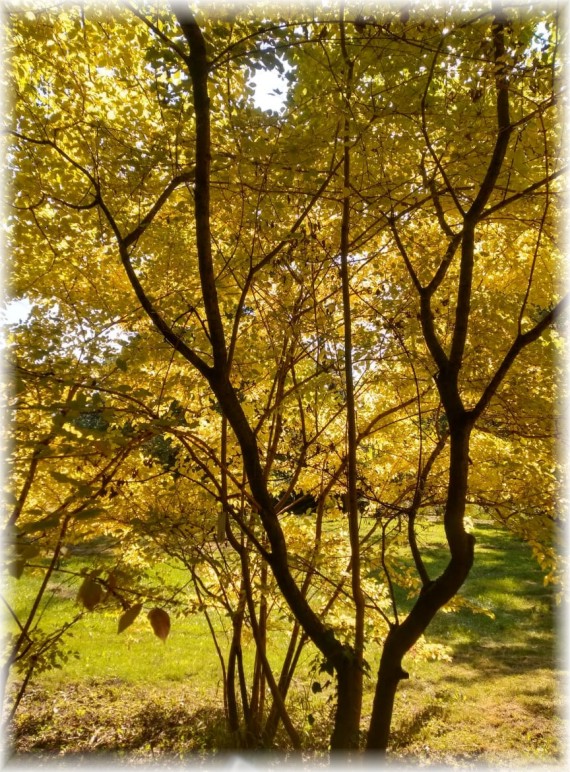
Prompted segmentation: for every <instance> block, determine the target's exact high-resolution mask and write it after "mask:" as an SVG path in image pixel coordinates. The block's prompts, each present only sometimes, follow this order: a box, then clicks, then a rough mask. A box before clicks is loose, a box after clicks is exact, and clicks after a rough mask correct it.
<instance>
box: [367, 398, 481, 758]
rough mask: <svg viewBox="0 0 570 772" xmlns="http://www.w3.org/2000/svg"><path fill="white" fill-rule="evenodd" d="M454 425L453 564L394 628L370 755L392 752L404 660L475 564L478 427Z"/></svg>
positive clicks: (449, 521)
mask: <svg viewBox="0 0 570 772" xmlns="http://www.w3.org/2000/svg"><path fill="white" fill-rule="evenodd" d="M454 424H455V426H453V427H452V428H451V432H450V440H451V441H450V459H449V483H448V489H447V498H446V507H445V514H444V526H445V533H446V537H447V541H448V545H449V550H450V553H451V559H450V561H449V563H448V564H447V566H446V568H445V570H444V571H443V573H442V574H441V575H440V576H439V577H438V578H437V579H436V580H435V581H433V582H430V583H428V584H426V585H424V587H423V589H422V591H421V592H420V595H419V597H418V599H417V600H416V602H415V604H414V606H413V608H412V609H411V611H410V613H409V614H408V616H407V617H406V619H405V620H404V621H403V622H402V623H401V624H395V625H393V626H392V628H391V629H390V632H389V633H388V636H387V638H386V641H385V642H384V647H383V651H382V657H381V659H380V667H379V670H378V680H377V682H376V690H375V694H374V703H373V706H372V716H371V719H370V726H369V730H368V739H367V744H366V748H367V750H371V751H379V752H381V753H385V752H386V750H387V747H388V741H389V738H390V727H391V723H392V713H393V710H394V699H395V696H396V692H397V689H398V685H399V683H400V681H401V680H402V679H405V678H407V677H408V674H407V673H406V672H405V671H404V670H403V669H402V659H403V657H404V655H405V654H407V652H408V651H409V650H410V649H411V648H412V646H413V645H414V644H415V643H416V641H417V640H418V639H419V637H420V636H421V635H422V634H423V633H424V632H425V630H426V629H427V627H428V625H429V624H430V622H431V620H432V619H433V618H434V616H435V615H436V613H437V612H438V611H439V610H440V609H441V608H442V607H443V606H445V604H446V603H448V602H449V601H450V600H451V598H453V597H454V596H455V595H456V594H457V592H458V591H459V589H460V588H461V585H462V584H463V582H464V581H465V579H466V578H467V576H468V574H469V571H470V570H471V566H472V565H473V548H474V544H475V539H474V537H473V536H472V535H471V534H468V533H467V532H466V531H465V527H464V516H465V506H466V497H467V480H468V475H469V437H470V432H471V425H472V424H471V419H470V417H469V416H468V414H466V413H464V414H463V415H461V416H460V417H458V418H457V419H456V420H454Z"/></svg>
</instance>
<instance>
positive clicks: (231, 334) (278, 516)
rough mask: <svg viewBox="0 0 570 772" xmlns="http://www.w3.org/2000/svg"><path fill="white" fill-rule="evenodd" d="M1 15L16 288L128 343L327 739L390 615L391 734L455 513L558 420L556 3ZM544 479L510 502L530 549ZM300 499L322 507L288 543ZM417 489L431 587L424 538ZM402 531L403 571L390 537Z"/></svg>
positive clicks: (490, 500) (453, 542) (461, 543)
mask: <svg viewBox="0 0 570 772" xmlns="http://www.w3.org/2000/svg"><path fill="white" fill-rule="evenodd" d="M111 11H112V13H111ZM12 16H13V19H12V27H11V37H12V43H13V54H12V59H11V64H12V71H13V76H14V83H15V90H16V95H17V100H16V103H15V104H16V109H15V117H14V123H13V129H12V130H11V137H12V139H13V145H12V147H11V150H10V166H11V168H12V169H13V171H14V176H15V179H16V183H15V184H16V203H15V210H16V214H17V216H16V214H15V215H14V219H15V223H16V224H15V226H14V233H15V237H14V238H15V257H16V259H17V262H18V267H17V269H16V270H15V272H14V276H13V284H14V288H15V291H16V292H17V293H20V294H25V295H26V296H28V297H30V298H32V299H35V298H42V299H46V298H52V299H53V300H55V301H56V302H58V303H61V304H66V306H67V307H68V308H69V309H70V311H72V312H73V313H75V314H76V316H77V320H76V321H75V322H74V328H75V329H81V328H82V327H83V328H85V329H87V330H89V329H91V328H92V327H97V326H99V325H101V324H106V323H111V322H114V323H115V324H117V325H119V328H122V329H124V330H125V331H130V332H134V331H135V330H136V332H137V333H138V334H139V335H141V336H142V339H143V341H144V342H143V344H142V348H143V349H144V350H145V351H146V352H147V353H146V357H145V359H144V360H143V361H136V359H135V366H136V368H137V369H139V370H140V372H141V373H145V377H147V378H148V379H149V381H150V382H154V383H155V384H156V383H157V382H158V381H160V380H161V379H163V382H164V383H165V384H168V388H169V389H172V391H173V392H176V396H175V397H174V394H173V395H172V396H173V398H175V399H176V400H177V403H176V404H180V405H183V410H182V414H181V413H180V411H179V410H178V408H177V407H176V404H175V403H174V402H172V403H171V405H172V404H175V408H173V409H172V410H170V414H169V416H166V418H165V411H164V407H162V409H161V410H158V413H159V420H161V421H163V422H164V420H166V422H167V426H166V428H167V429H168V431H169V432H170V433H171V434H172V435H173V436H177V437H178V439H179V440H180V441H181V442H182V444H183V445H184V447H186V448H187V449H188V457H189V460H188V461H187V462H186V463H188V464H189V465H192V464H194V465H196V464H198V466H200V465H202V468H203V471H204V474H205V475H206V476H207V477H208V478H209V483H207V484H206V485H205V486H204V488H205V490H206V491H207V492H209V495H211V497H212V499H213V500H215V501H216V502H217V503H218V505H219V510H218V514H217V522H216V529H217V534H218V537H219V538H220V539H221V537H222V536H223V535H225V537H226V538H227V540H228V542H229V545H230V546H231V547H232V548H233V549H234V550H235V551H236V552H237V553H238V555H239V556H240V565H241V571H242V574H241V577H242V581H244V582H246V583H247V582H248V572H249V560H250V558H249V556H248V553H249V551H251V550H254V549H255V550H256V551H257V553H258V555H259V556H260V557H261V559H262V561H263V562H264V565H265V567H266V568H263V569H262V570H263V571H265V570H266V569H269V571H270V572H271V575H272V577H273V579H274V581H275V583H276V585H277V587H278V591H279V592H280V594H281V595H282V598H283V599H284V601H285V602H286V604H287V605H288V607H289V609H290V610H291V612H292V614H293V615H294V617H295V619H296V624H298V626H299V628H300V629H301V630H302V631H303V635H304V636H307V637H308V638H310V640H311V641H312V642H313V643H314V644H315V646H316V647H317V648H318V649H319V651H320V653H321V655H322V657H323V666H324V667H325V668H327V669H330V670H331V671H334V673H335V675H336V690H337V703H336V713H335V721H334V727H333V731H332V736H331V747H332V748H333V749H345V750H346V749H354V748H357V747H359V745H360V744H361V740H360V731H361V701H362V683H363V680H362V679H363V674H364V672H365V669H366V667H367V663H366V657H365V653H366V652H365V648H366V647H365V640H366V636H365V630H366V628H367V625H368V626H370V625H372V626H376V627H377V628H378V627H379V628H380V629H382V630H383V631H384V633H385V635H384V643H383V649H382V655H381V658H380V664H379V669H378V674H377V677H376V685H375V698H374V706H373V712H372V717H371V721H370V726H369V727H368V731H367V740H366V747H367V748H368V749H369V750H377V751H385V750H386V748H387V745H388V741H389V731H390V724H391V718H392V709H393V703H394V698H395V694H396V690H397V687H398V684H399V682H400V681H401V679H402V678H406V677H407V674H406V673H405V671H404V669H403V666H402V662H403V658H404V657H405V655H406V654H407V653H408V652H409V651H410V649H411V648H412V646H413V645H414V644H415V643H416V642H417V641H418V639H419V638H420V636H421V635H422V634H423V633H424V632H425V631H426V629H427V627H428V625H429V623H430V621H431V620H432V619H433V617H434V615H435V614H436V613H437V612H438V611H439V610H440V609H441V608H443V607H444V606H446V604H449V603H451V602H452V601H453V599H454V598H455V597H456V595H457V593H458V592H459V590H460V588H461V586H462V584H463V582H464V581H465V579H466V577H467V575H468V574H469V571H470V569H471V566H472V563H473V559H474V539H473V536H472V535H471V534H470V533H469V532H468V530H467V528H466V524H465V515H466V507H467V505H468V503H469V502H470V500H471V499H472V500H473V501H474V502H477V503H478V504H479V506H481V507H483V508H485V509H486V510H488V511H490V512H493V513H499V516H501V517H504V516H505V513H506V512H507V511H508V510H509V509H510V510H516V509H517V508H518V507H520V506H521V504H522V501H521V499H520V498H519V496H524V495H525V493H526V490H525V486H524V485H521V486H520V488H519V489H518V490H516V489H514V488H516V486H513V485H512V484H510V485H508V486H504V487H501V486H499V487H497V486H496V485H495V486H494V487H493V489H492V490H491V489H490V488H489V486H488V485H487V484H486V482H485V477H484V475H482V474H481V471H480V470H484V469H485V467H486V466H488V465H489V463H491V462H492V461H493V459H495V458H496V454H499V453H500V454H501V458H505V459H508V458H509V456H512V455H513V454H514V453H515V452H516V451H515V448H516V449H517V450H518V451H520V450H521V448H522V446H523V445H524V446H525V452H526V453H528V454H529V459H530V458H531V454H532V453H533V452H534V451H535V450H537V452H538V453H539V455H540V454H543V456H544V458H551V456H550V455H549V454H550V450H551V449H550V447H549V444H550V441H551V436H552V430H551V429H550V428H547V429H546V431H545V432H544V437H543V440H544V441H543V443H542V444H541V446H540V447H539V448H538V449H535V448H533V447H531V446H530V443H527V444H525V443H524V442H523V438H524V434H525V429H529V428H530V430H531V432H532V431H533V429H532V427H533V426H534V427H536V422H537V415H538V412H537V410H538V404H539V403H540V407H541V408H545V409H546V410H547V414H548V415H549V416H550V415H552V414H553V410H554V408H553V399H554V396H555V395H554V392H555V388H554V384H553V383H552V374H553V372H554V369H553V368H554V365H553V362H552V350H553V348H555V347H557V346H558V345H559V336H558V333H557V330H556V326H555V323H556V320H557V318H558V315H559V313H560V311H561V309H562V307H563V303H564V301H563V300H561V299H560V293H559V290H558V287H557V285H556V276H557V274H558V273H559V271H560V260H561V257H560V252H559V250H558V248H557V246H556V235H555V234H556V213H557V208H558V195H559V194H558V184H559V183H558V179H559V177H560V174H561V168H560V163H559V160H558V150H557V149H558V143H559V137H558V124H557V121H558V117H557V107H556V102H557V89H558V85H557V84H558V81H557V78H558V71H559V46H560V40H559V30H558V24H557V14H556V13H555V12H551V11H548V10H546V9H541V10H539V11H537V12H536V13H534V14H532V15H528V16H524V15H522V14H521V13H520V12H519V11H518V10H517V9H516V8H511V7H508V6H504V7H503V6H499V5H497V6H496V7H495V6H494V7H493V9H492V10H491V11H488V12H487V11H485V12H484V13H479V12H478V11H470V10H466V11H463V12H462V13H461V14H460V13H459V11H457V12H455V9H451V10H450V12H446V13H442V14H441V15H440V16H437V17H435V18H433V15H432V16H431V17H430V20H427V18H426V16H425V14H424V13H423V10H422V9H421V8H419V7H418V8H415V9H414V11H413V12H410V13H407V12H406V13H405V12H404V11H401V12H400V11H397V10H385V11H384V10H379V11H378V14H377V15H375V16H374V17H372V16H369V15H368V16H362V15H352V16H351V15H350V14H348V13H345V11H344V7H343V6H340V7H339V8H336V9H333V10H332V11H331V10H324V9H321V8H314V9H312V10H311V11H309V12H301V11H298V12H296V13H295V16H292V17H291V18H276V19H275V20H265V21H263V22H260V21H259V19H258V18H256V15H255V13H254V12H253V11H250V10H247V9H244V10H243V11H240V12H239V13H236V14H234V15H225V16H224V14H223V13H220V15H219V16H214V15H210V14H208V15H205V14H204V13H203V12H202V11H201V10H200V9H196V10H194V11H192V10H190V8H188V7H186V6H184V7H183V6H179V5H175V6H174V7H173V8H172V9H170V8H166V7H154V6H153V7H151V6H149V7H146V6H145V7H141V8H138V7H134V6H131V5H130V4H129V3H126V4H125V5H123V6H121V7H120V8H115V7H111V6H109V8H107V9H102V8H85V9H81V10H73V9H70V10H69V11H67V10H66V11H61V12H58V13H52V12H50V11H41V12H38V13H37V14H36V13H33V12H17V11H16V12H14V13H13V14H12ZM108 41H112V43H111V48H109V42H108ZM52 51H57V54H58V55H57V57H54V56H53V55H52V53H51V52H52ZM284 61H286V62H287V63H288V66H289V68H290V69H289V71H288V72H287V75H286V77H287V78H288V80H289V83H290V87H289V93H288V97H287V103H286V106H285V108H284V110H283V111H282V112H281V113H280V114H276V113H269V112H264V111H262V110H260V109H259V108H255V107H254V106H253V104H252V87H251V79H252V77H253V76H254V73H255V70H256V68H260V67H261V68H263V67H265V68H277V69H283V66H284V65H283V62H284ZM293 119H294V120H293ZM54 271H57V272H58V280H57V281H54ZM44 302H45V301H44ZM149 323H150V327H149ZM531 344H533V345H532V346H531ZM173 352H174V353H173ZM121 356H122V361H123V362H127V363H128V364H126V365H125V366H126V367H127V368H130V367H131V359H130V352H129V345H128V344H127V345H126V346H125V353H124V354H122V355H121ZM177 379H178V381H177ZM131 388H132V386H131V385H128V386H127V391H128V390H130V389H131ZM156 388H157V386H156V385H154V386H152V387H151V388H150V393H151V394H152V393H153V389H154V390H155V396H156ZM185 389H186V390H187V389H192V394H191V397H190V398H188V396H187V395H188V392H187V391H186V398H185V399H181V395H182V394H184V393H185ZM163 392H164V390H163V388H162V387H161V388H160V390H159V393H158V405H159V406H160V405H161V403H162V395H163ZM529 392H532V393H533V394H535V395H536V398H535V399H532V400H529V399H528V398H527V395H528V393H529ZM177 411H178V412H177ZM188 412H191V413H192V414H193V415H194V416H195V422H196V425H195V426H194V427H191V429H188V428H186V427H185V426H184V424H186V425H187V424H188ZM181 416H182V417H183V419H184V420H183V421H182V420H181ZM549 420H550V419H549ZM184 443H185V444H184ZM192 448H193V449H192ZM196 448H199V451H197V450H196ZM163 450H164V452H166V453H168V448H163ZM192 454H194V455H192ZM206 457H207V458H209V459H210V461H209V462H208V464H205V461H204V459H205V458H206ZM174 463H177V464H178V466H179V468H180V470H181V471H183V469H184V464H182V463H179V462H174V461H173V464H174ZM548 463H549V465H550V467H552V461H549V462H548ZM530 464H531V462H530V461H529V462H527V463H526V464H525V465H524V466H525V469H527V468H528V466H529V465H530ZM506 465H507V467H508V468H509V470H510V471H512V470H513V466H512V464H511V463H510V462H508V461H507V462H506ZM471 467H473V473H472V474H471ZM212 468H215V472H212ZM478 470H479V471H478ZM509 473H510V472H509ZM525 474H526V472H525ZM507 477H508V475H507ZM513 478H516V475H515V474H513ZM528 479H529V480H531V479H532V475H530V476H529V478H528ZM304 497H309V498H304ZM548 498H549V497H548V496H545V497H544V498H542V497H539V499H538V500H537V501H536V502H534V503H533V504H532V505H531V506H530V507H528V508H526V510H525V511H526V513H527V514H526V515H524V516H520V515H517V516H516V517H515V518H513V519H510V520H509V524H510V526H512V527H514V528H519V529H520V530H521V531H523V532H524V533H525V535H526V536H527V538H528V537H529V536H531V537H532V538H531V541H532V540H534V542H535V544H537V545H539V546H538V547H537V550H538V552H540V553H541V554H546V553H547V552H548V550H549V549H550V539H551V535H552V516H551V513H552V502H551V501H550V502H549V501H548ZM299 499H301V500H304V501H305V502H307V501H311V502H312V503H313V504H314V512H315V514H314V519H313V520H311V532H312V534H313V540H312V542H311V549H309V550H307V551H305V553H304V554H301V555H298V554H297V555H296V554H295V550H297V551H298V546H297V542H296V541H295V537H294V532H295V529H294V528H291V527H290V524H289V522H288V519H287V517H286V513H287V511H288V507H289V506H291V505H294V502H295V501H298V500H299ZM236 502H237V504H236ZM433 507H437V508H438V509H436V510H435V511H439V512H441V517H442V522H443V524H444V527H445V533H446V538H447V543H448V548H449V560H448V563H447V566H446V568H445V569H444V571H443V572H442V573H441V574H440V575H439V576H438V577H435V578H433V577H432V576H431V575H430V573H429V571H428V569H427V567H426V565H427V564H426V560H425V555H424V554H422V549H421V548H420V544H419V541H418V538H417V525H418V520H419V519H420V518H422V517H424V516H425V515H426V514H427V513H428V512H433V511H434V510H433V509H432V508H433ZM337 524H338V525H339V527H346V534H345V535H344V534H343V537H342V538H341V539H337V540H336V550H335V553H334V556H333V559H332V560H330V561H328V562H327V560H326V552H325V549H324V546H325V544H326V543H327V541H328V540H329V541H330V540H331V538H332V534H333V533H334V529H335V527H336V526H337ZM535 537H536V538H535ZM404 538H405V540H406V542H407V544H408V547H409V549H410V552H411V555H412V557H413V561H414V566H415V576H410V575H409V574H407V573H402V572H401V571H399V569H398V566H397V562H396V560H395V559H394V557H390V556H391V553H392V551H393V548H394V547H395V546H396V545H398V544H401V542H402V539H404ZM333 540H334V539H333ZM313 544H314V547H313V546H312V545H313ZM323 563H324V568H321V566H322V564H323ZM374 572H376V573H374ZM347 575H348V576H349V577H350V579H349V581H347V579H346V576H347ZM373 576H376V577H379V576H381V581H378V578H376V579H375V580H373V581H372V580H370V577H373ZM398 581H400V582H403V583H405V584H406V585H407V586H408V587H409V588H415V592H416V595H415V602H414V604H413V605H412V608H411V610H410V611H409V612H408V613H407V614H406V616H405V617H404V616H403V615H402V612H401V610H399V609H398V607H397V603H396V598H395V593H394V589H393V588H394V584H395V583H396V582H398ZM315 583H316V584H315ZM316 586H318V587H319V593H318V595H317V596H312V595H311V593H310V592H309V589H310V588H311V589H314V588H315V587H316ZM323 593H324V595H325V598H326V600H325V601H324V606H323V605H320V604H316V603H315V602H314V600H311V598H312V597H313V598H314V597H319V598H320V597H322V595H323ZM246 594H247V593H246ZM339 595H342V596H344V597H345V599H346V613H347V614H348V615H349V617H348V620H345V622H344V623H343V622H341V621H339V620H337V621H336V623H335V622H334V621H330V620H329V619H327V617H326V614H327V613H328V611H329V609H330V608H331V606H332V605H333V604H334V603H335V602H336V600H337V598H338V597H339ZM248 597H249V599H250V600H251V599H252V597H251V593H250V594H249V595H248ZM323 609H324V610H323ZM261 613H262V614H263V613H265V612H261ZM249 618H250V623H251V624H252V625H253V626H254V627H255V624H256V622H255V614H254V610H253V607H252V606H250V607H249ZM258 632H259V636H260V637H259V636H258V637H256V640H257V643H258V654H259V656H260V657H261V659H260V662H262V660H263V656H264V654H263V652H264V647H263V643H262V638H263V635H262V631H261V630H260V631H258ZM264 668H265V669H264V673H265V676H266V677H268V678H270V676H269V670H268V668H267V667H265V666H264ZM285 680H286V679H285ZM272 689H273V697H274V699H276V700H277V701H279V694H280V693H281V694H283V695H284V694H285V693H286V687H285V682H283V683H281V684H277V685H273V686H272ZM284 715H285V714H284V713H283V711H282V717H283V716H284Z"/></svg>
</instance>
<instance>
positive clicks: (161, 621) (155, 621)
mask: <svg viewBox="0 0 570 772" xmlns="http://www.w3.org/2000/svg"><path fill="white" fill-rule="evenodd" d="M148 621H149V622H150V624H151V627H152V629H153V630H154V634H155V635H157V636H158V637H159V638H160V640H161V641H165V640H166V639H167V638H168V633H169V632H170V617H169V616H168V614H167V613H166V611H164V609H161V608H153V609H152V610H151V611H149V612H148Z"/></svg>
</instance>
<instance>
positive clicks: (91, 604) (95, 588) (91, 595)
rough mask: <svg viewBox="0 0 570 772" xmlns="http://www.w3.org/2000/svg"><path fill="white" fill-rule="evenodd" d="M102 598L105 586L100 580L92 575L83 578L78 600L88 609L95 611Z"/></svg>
mask: <svg viewBox="0 0 570 772" xmlns="http://www.w3.org/2000/svg"><path fill="white" fill-rule="evenodd" d="M102 598H103V588H102V587H101V585H100V584H99V582H96V581H95V580H94V579H92V578H91V577H90V576H87V577H86V578H85V579H84V580H83V583H82V584H81V587H80V588H79V591H78V593H77V600H78V602H79V603H82V604H83V605H84V606H85V608H86V609H87V610H88V611H93V609H94V608H95V606H96V605H97V604H98V603H99V602H100V601H101V599H102Z"/></svg>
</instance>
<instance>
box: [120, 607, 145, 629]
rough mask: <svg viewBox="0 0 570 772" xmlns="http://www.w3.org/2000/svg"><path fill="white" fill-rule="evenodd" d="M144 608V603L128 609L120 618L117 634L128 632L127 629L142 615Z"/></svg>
mask: <svg viewBox="0 0 570 772" xmlns="http://www.w3.org/2000/svg"><path fill="white" fill-rule="evenodd" d="M142 607H143V604H142V603H136V604H135V605H134V606H131V608H129V609H127V610H126V611H125V613H124V614H121V616H120V617H119V628H118V630H117V634H118V633H122V632H123V630H126V629H127V627H130V626H131V625H132V623H133V622H134V621H135V619H136V618H137V617H138V615H139V614H140V613H141V609H142Z"/></svg>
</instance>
